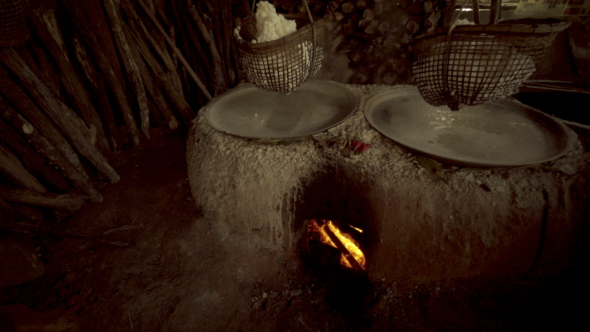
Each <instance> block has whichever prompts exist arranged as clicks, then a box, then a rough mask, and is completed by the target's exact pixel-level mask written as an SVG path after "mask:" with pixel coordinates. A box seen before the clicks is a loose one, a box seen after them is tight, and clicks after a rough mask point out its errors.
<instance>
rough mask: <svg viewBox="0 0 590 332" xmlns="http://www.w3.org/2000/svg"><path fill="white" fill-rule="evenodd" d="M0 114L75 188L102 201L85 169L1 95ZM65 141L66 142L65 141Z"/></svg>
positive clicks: (96, 200)
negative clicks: (77, 165) (79, 167)
mask: <svg viewBox="0 0 590 332" xmlns="http://www.w3.org/2000/svg"><path fill="white" fill-rule="evenodd" d="M0 68H1V67H0ZM1 81H2V80H0V82H1ZM0 116H2V117H4V119H6V121H7V122H8V123H10V124H11V125H12V127H13V128H15V129H16V130H18V132H19V133H21V134H22V135H23V136H24V137H26V139H27V140H28V141H29V142H30V143H31V145H33V146H34V147H35V149H36V150H37V151H38V152H39V153H40V154H41V155H43V156H44V157H45V158H46V159H47V160H48V161H49V163H50V164H52V165H54V166H55V167H56V168H57V169H59V170H60V171H61V172H62V174H63V175H64V176H65V177H66V178H68V179H70V180H71V181H72V183H73V184H74V186H75V187H76V188H78V189H79V190H80V191H81V192H83V193H86V194H88V195H89V196H90V199H91V200H92V201H93V202H101V201H102V196H101V195H100V194H99V193H98V191H96V189H95V188H94V186H93V185H92V183H91V182H90V179H89V178H88V175H87V174H86V171H84V169H78V168H77V167H75V166H74V165H73V164H72V163H71V162H70V160H69V159H68V158H67V157H66V156H67V154H62V151H60V149H59V146H54V145H53V144H52V143H51V142H50V141H49V140H48V139H47V138H46V136H44V135H42V134H41V132H40V130H38V128H36V127H34V126H33V124H31V123H30V122H29V121H27V119H25V118H24V117H23V116H22V115H20V114H19V113H18V112H17V111H16V110H14V109H13V108H12V107H11V106H10V105H9V104H8V102H7V101H6V100H4V99H3V98H2V96H0ZM65 143H66V144H67V142H65ZM68 146H69V145H68ZM78 163H79V161H78Z"/></svg>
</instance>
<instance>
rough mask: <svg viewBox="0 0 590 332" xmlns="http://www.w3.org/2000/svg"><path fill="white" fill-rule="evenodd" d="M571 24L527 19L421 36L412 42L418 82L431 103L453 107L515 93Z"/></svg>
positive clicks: (444, 30) (454, 108)
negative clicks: (555, 40) (556, 39)
mask: <svg viewBox="0 0 590 332" xmlns="http://www.w3.org/2000/svg"><path fill="white" fill-rule="evenodd" d="M568 26H569V23H565V22H562V21H558V20H533V19H525V20H514V21H506V22H502V23H501V24H498V25H467V26H458V27H456V28H455V29H454V30H452V31H451V32H450V33H449V29H441V30H437V31H434V32H433V33H430V34H426V35H421V36H418V37H416V39H415V41H414V42H413V54H414V62H413V65H412V71H413V74H414V79H415V82H416V84H417V86H418V89H419V90H420V93H421V94H422V97H424V99H425V100H426V101H427V102H428V103H429V104H432V105H435V106H441V105H448V106H449V107H450V108H451V109H453V110H457V109H459V107H460V105H461V104H464V105H477V104H481V103H484V102H486V101H490V100H494V99H498V98H503V97H506V96H509V95H512V94H514V93H516V92H517V90H518V87H519V86H520V85H521V84H522V83H523V82H524V81H525V80H526V79H527V78H528V77H529V76H530V75H531V74H532V73H533V72H534V71H535V68H536V64H537V63H538V62H539V61H540V60H541V58H542V57H543V55H544V54H545V51H546V49H547V48H548V47H549V46H550V45H551V43H552V42H553V40H554V39H555V37H556V36H557V33H559V32H561V31H564V30H565V29H566V28H567V27H568Z"/></svg>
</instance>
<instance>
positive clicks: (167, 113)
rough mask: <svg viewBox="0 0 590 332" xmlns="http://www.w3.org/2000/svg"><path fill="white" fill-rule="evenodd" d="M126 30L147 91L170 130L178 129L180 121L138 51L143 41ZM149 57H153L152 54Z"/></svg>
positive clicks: (126, 28)
mask: <svg viewBox="0 0 590 332" xmlns="http://www.w3.org/2000/svg"><path fill="white" fill-rule="evenodd" d="M124 29H125V33H126V34H127V38H128V40H129V41H130V44H129V45H130V47H131V51H132V52H133V56H134V57H135V59H137V65H138V66H139V69H140V70H139V72H140V73H141V77H142V80H143V83H144V85H145V88H146V89H147V91H148V92H149V94H150V96H151V97H152V99H153V101H154V103H155V104H156V106H157V107H158V109H159V110H160V113H161V114H162V116H163V117H164V119H165V120H166V124H167V125H168V127H169V128H170V129H176V128H177V127H178V120H176V117H175V116H174V115H173V114H172V110H171V109H170V107H169V106H168V103H166V100H165V99H164V96H163V95H162V92H161V91H160V90H159V89H158V88H157V87H155V85H154V82H153V81H152V77H151V76H150V72H149V70H148V68H147V66H146V64H145V62H144V61H143V59H142V56H141V54H140V51H139V50H138V47H140V46H139V45H140V44H141V42H143V41H141V42H140V41H139V39H136V38H135V36H134V35H133V32H132V31H131V29H130V28H129V27H128V26H127V25H124ZM143 46H145V47H147V45H143ZM149 55H151V53H150V54H149ZM144 58H145V57H144ZM146 61H147V60H146ZM154 61H155V60H154ZM155 77H156V80H157V79H158V74H157V73H156V75H155Z"/></svg>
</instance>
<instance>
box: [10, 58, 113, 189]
mask: <svg viewBox="0 0 590 332" xmlns="http://www.w3.org/2000/svg"><path fill="white" fill-rule="evenodd" d="M0 61H1V62H2V63H3V64H4V65H5V66H6V67H8V68H9V69H10V70H11V71H12V73H13V74H15V75H16V76H18V79H19V81H20V83H21V84H23V85H24V86H26V88H27V90H28V91H29V93H30V94H31V96H32V97H33V98H34V99H35V100H36V102H37V103H38V104H39V106H41V108H43V110H44V111H45V113H46V114H47V115H48V116H50V117H51V119H52V121H53V122H54V123H55V124H56V125H57V126H58V127H59V128H60V129H61V130H62V132H63V133H64V134H66V135H67V136H68V138H69V139H70V141H71V142H72V144H73V145H74V146H75V147H76V149H77V150H78V152H80V154H81V155H82V156H84V157H86V158H87V159H88V160H89V161H90V162H91V163H92V164H93V165H94V166H95V167H96V168H97V169H98V170H100V171H101V172H102V173H104V174H105V175H106V176H107V177H108V178H109V180H110V181H111V182H112V183H115V182H118V181H119V180H120V177H119V175H118V174H117V172H115V170H114V169H113V168H112V167H111V165H109V163H108V161H107V160H106V158H105V157H104V156H103V155H102V154H101V153H100V152H99V151H98V150H97V149H96V147H95V146H94V144H93V140H94V138H95V133H92V132H91V131H90V130H89V129H88V128H87V127H86V125H85V124H84V122H83V121H82V120H81V119H80V118H79V117H78V116H77V115H76V114H75V113H74V112H73V111H72V110H71V109H70V108H69V107H67V106H66V105H65V104H64V103H62V102H61V101H59V100H57V99H55V97H54V96H53V94H52V93H51V91H49V89H48V88H47V86H46V85H45V84H43V82H41V81H40V80H39V79H38V78H37V77H36V76H35V75H34V74H33V73H32V72H31V70H30V69H29V67H28V66H27V65H26V64H25V63H24V62H23V61H22V59H21V58H20V57H19V56H18V54H16V52H14V50H12V49H0Z"/></svg>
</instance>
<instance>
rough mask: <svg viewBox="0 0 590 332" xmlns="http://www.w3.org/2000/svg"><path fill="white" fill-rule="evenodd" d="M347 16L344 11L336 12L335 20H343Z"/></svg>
mask: <svg viewBox="0 0 590 332" xmlns="http://www.w3.org/2000/svg"><path fill="white" fill-rule="evenodd" d="M345 17H346V15H344V13H343V12H336V13H334V20H336V22H340V21H342V20H343V19H344V18H345Z"/></svg>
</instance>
